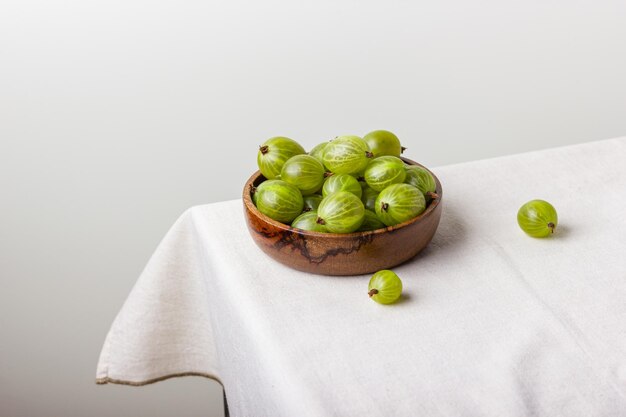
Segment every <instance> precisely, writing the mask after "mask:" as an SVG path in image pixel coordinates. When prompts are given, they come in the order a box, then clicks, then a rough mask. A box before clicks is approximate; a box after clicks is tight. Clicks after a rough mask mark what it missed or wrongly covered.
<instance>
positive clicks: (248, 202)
mask: <svg viewBox="0 0 626 417" xmlns="http://www.w3.org/2000/svg"><path fill="white" fill-rule="evenodd" d="M400 159H402V161H403V162H404V163H405V164H407V165H416V166H419V167H422V168H424V169H425V170H426V171H428V172H429V173H430V175H432V176H433V178H434V179H435V185H436V187H435V191H436V193H437V195H438V198H437V199H434V200H432V201H431V203H430V204H429V205H428V206H427V207H426V210H424V211H423V212H422V213H421V214H420V215H418V216H415V217H413V218H412V219H409V220H407V221H405V222H402V223H398V224H396V225H394V226H387V227H385V228H381V229H376V230H368V231H364V232H353V233H322V232H313V231H310V230H304V229H298V228H297V227H291V226H290V225H288V224H285V223H281V222H279V221H277V220H274V219H272V218H271V217H269V216H266V215H265V214H263V213H261V212H260V211H259V209H257V207H256V205H255V204H254V203H253V202H252V195H251V194H250V190H251V189H252V187H253V186H254V182H255V181H256V180H257V179H258V178H259V177H262V176H263V175H262V174H261V171H255V172H254V173H253V174H252V175H251V176H250V178H248V180H247V181H246V183H245V185H244V187H243V196H242V197H243V202H244V205H245V207H246V208H247V210H248V211H249V212H251V213H253V214H254V215H255V216H257V217H258V218H260V219H261V220H263V221H264V222H266V223H269V224H271V225H272V226H274V227H276V228H278V229H281V230H284V231H289V232H292V233H296V234H299V235H303V236H310V237H320V238H327V239H345V238H354V237H360V236H369V235H378V234H383V233H391V232H395V231H396V230H399V229H403V228H405V227H407V226H409V225H411V224H413V223H417V222H419V221H421V220H422V219H424V218H426V217H429V216H430V215H432V213H433V212H434V211H435V210H436V209H437V207H438V206H440V205H441V200H442V198H443V190H442V188H441V182H439V178H437V176H436V175H435V174H434V173H433V172H432V171H431V170H430V169H428V168H426V167H425V166H424V165H422V164H420V163H417V162H415V161H413V160H411V159H408V158H404V157H402V156H401V157H400Z"/></svg>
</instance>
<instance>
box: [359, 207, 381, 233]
mask: <svg viewBox="0 0 626 417" xmlns="http://www.w3.org/2000/svg"><path fill="white" fill-rule="evenodd" d="M384 228H385V224H384V223H383V222H381V221H380V219H379V218H378V216H377V215H376V213H374V212H373V211H371V210H365V218H364V219H363V223H362V224H361V227H359V229H358V230H359V232H369V231H370V230H377V229H384Z"/></svg>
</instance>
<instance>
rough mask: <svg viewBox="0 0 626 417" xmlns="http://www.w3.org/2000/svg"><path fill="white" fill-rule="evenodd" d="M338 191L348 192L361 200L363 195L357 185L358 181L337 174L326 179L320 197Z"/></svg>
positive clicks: (359, 186)
mask: <svg viewBox="0 0 626 417" xmlns="http://www.w3.org/2000/svg"><path fill="white" fill-rule="evenodd" d="M339 191H348V192H350V193H352V194H354V195H355V196H357V197H359V198H361V195H362V194H363V189H362V188H361V184H359V181H358V180H357V179H356V178H354V177H353V176H352V175H348V174H338V175H331V176H330V177H328V178H326V181H325V182H324V186H323V187H322V195H323V196H324V197H326V196H328V195H330V194H333V193H337V192H339Z"/></svg>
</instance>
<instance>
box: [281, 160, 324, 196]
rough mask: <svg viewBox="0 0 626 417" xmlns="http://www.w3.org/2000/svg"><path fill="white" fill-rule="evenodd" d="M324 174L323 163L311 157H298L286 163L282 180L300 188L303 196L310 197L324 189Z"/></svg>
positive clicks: (282, 172) (282, 171)
mask: <svg viewBox="0 0 626 417" xmlns="http://www.w3.org/2000/svg"><path fill="white" fill-rule="evenodd" d="M324 172H325V170H324V166H323V165H322V163H321V162H320V161H318V160H317V159H315V158H314V157H312V156H311V155H296V156H292V157H291V158H289V159H288V160H287V162H285V163H284V165H283V168H282V170H281V171H280V178H281V179H282V180H283V181H285V182H288V183H289V184H291V185H295V186H296V187H298V189H299V190H300V191H301V192H302V195H309V194H313V193H315V192H316V191H318V190H319V189H320V188H322V184H324Z"/></svg>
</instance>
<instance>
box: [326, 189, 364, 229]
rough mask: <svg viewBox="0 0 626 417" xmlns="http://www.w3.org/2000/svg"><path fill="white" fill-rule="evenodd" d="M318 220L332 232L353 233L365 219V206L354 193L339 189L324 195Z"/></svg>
mask: <svg viewBox="0 0 626 417" xmlns="http://www.w3.org/2000/svg"><path fill="white" fill-rule="evenodd" d="M317 215H318V218H317V222H318V223H319V224H322V225H325V226H326V228H327V229H328V231H329V232H331V233H352V232H354V231H355V230H357V229H358V228H359V227H360V226H361V223H363V220H364V219H365V207H363V203H362V202H361V200H360V199H359V198H358V197H357V196H355V195H354V194H352V193H349V192H347V191H339V192H337V193H334V194H330V195H329V196H328V197H324V199H323V200H322V202H321V203H320V205H319V207H318V208H317Z"/></svg>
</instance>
